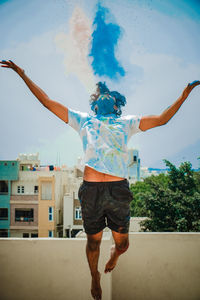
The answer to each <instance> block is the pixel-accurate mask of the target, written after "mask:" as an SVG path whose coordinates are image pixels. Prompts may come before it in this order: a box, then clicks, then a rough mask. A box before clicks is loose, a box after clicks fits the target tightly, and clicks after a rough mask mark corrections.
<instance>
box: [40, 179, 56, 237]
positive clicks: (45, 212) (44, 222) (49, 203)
mask: <svg viewBox="0 0 200 300" xmlns="http://www.w3.org/2000/svg"><path fill="white" fill-rule="evenodd" d="M38 196H39V197H38V237H54V236H55V233H56V232H55V229H56V220H55V176H54V175H53V176H51V177H49V176H48V177H39V195H38Z"/></svg>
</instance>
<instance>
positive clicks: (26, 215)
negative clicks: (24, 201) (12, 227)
mask: <svg viewBox="0 0 200 300" xmlns="http://www.w3.org/2000/svg"><path fill="white" fill-rule="evenodd" d="M33 221H34V210H33V208H16V209H15V222H33Z"/></svg>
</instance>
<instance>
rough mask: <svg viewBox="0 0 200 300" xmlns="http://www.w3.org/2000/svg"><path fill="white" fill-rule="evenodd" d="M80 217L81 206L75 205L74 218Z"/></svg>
mask: <svg viewBox="0 0 200 300" xmlns="http://www.w3.org/2000/svg"><path fill="white" fill-rule="evenodd" d="M81 219H82V214H81V207H80V206H76V207H75V220H81Z"/></svg>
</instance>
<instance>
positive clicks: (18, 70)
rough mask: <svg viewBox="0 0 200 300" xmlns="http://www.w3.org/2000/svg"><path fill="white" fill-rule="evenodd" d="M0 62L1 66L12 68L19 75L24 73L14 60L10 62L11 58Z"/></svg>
mask: <svg viewBox="0 0 200 300" xmlns="http://www.w3.org/2000/svg"><path fill="white" fill-rule="evenodd" d="M0 64H2V65H1V67H2V68H10V69H13V70H14V71H15V72H16V73H17V74H18V75H19V76H21V77H22V75H23V74H24V70H23V69H21V68H20V67H19V66H17V65H16V64H15V63H14V62H12V60H2V61H0Z"/></svg>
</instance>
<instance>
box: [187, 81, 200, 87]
mask: <svg viewBox="0 0 200 300" xmlns="http://www.w3.org/2000/svg"><path fill="white" fill-rule="evenodd" d="M199 84H200V81H199V80H194V81H193V82H191V83H189V84H188V86H191V87H195V86H197V85H199Z"/></svg>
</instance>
